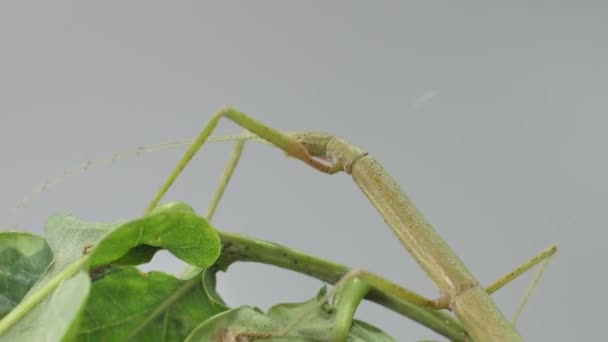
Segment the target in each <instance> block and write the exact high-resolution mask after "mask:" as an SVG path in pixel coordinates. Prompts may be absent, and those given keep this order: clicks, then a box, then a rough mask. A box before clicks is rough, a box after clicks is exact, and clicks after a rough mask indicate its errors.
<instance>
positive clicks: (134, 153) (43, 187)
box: [9, 134, 256, 223]
mask: <svg viewBox="0 0 608 342" xmlns="http://www.w3.org/2000/svg"><path fill="white" fill-rule="evenodd" d="M255 138H256V136H255V135H253V134H251V135H248V134H240V135H226V136H219V137H213V138H210V139H209V141H211V142H223V141H234V140H239V139H240V140H250V139H255ZM192 140H193V139H182V140H174V141H169V142H165V143H160V144H151V145H141V146H138V147H136V148H132V149H126V150H122V151H119V152H115V153H113V154H111V155H108V156H105V157H102V158H97V159H91V160H88V161H85V162H82V163H79V164H77V165H73V166H71V167H69V168H67V169H65V170H64V171H63V172H62V173H61V174H57V175H55V176H53V177H49V178H47V179H45V180H44V181H42V182H41V183H39V184H38V185H37V186H36V187H35V188H33V189H32V190H31V191H30V192H29V193H28V194H26V195H25V196H23V198H21V200H19V202H17V204H16V205H15V207H14V208H13V209H12V210H11V211H10V212H9V216H10V217H13V218H15V220H16V221H17V223H19V222H20V219H21V217H20V215H21V214H22V213H23V210H25V208H27V206H28V205H29V204H30V203H31V202H32V201H33V200H35V199H36V198H38V197H39V196H40V195H41V194H42V193H44V192H46V191H47V190H49V189H51V188H53V187H54V186H56V185H57V184H58V183H60V182H62V181H63V180H65V179H66V178H69V177H72V176H77V175H81V174H85V173H87V172H88V171H91V170H93V169H96V168H98V167H100V166H105V165H112V164H113V163H114V162H117V161H120V160H129V159H133V158H138V157H141V156H143V155H144V154H148V153H151V152H157V151H168V150H175V149H179V148H185V147H187V146H189V145H190V144H191V143H192Z"/></svg>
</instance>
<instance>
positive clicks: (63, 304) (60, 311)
mask: <svg viewBox="0 0 608 342" xmlns="http://www.w3.org/2000/svg"><path fill="white" fill-rule="evenodd" d="M90 285H91V281H90V280H89V276H88V275H87V274H86V272H79V273H77V274H76V275H75V276H74V277H72V278H70V279H67V280H64V281H63V282H61V284H60V285H59V286H58V287H57V288H56V289H55V290H54V291H53V293H52V294H51V295H49V296H47V297H46V298H45V299H44V300H43V301H42V302H41V303H40V304H39V305H37V306H36V307H35V308H33V310H31V311H30V312H29V313H28V314H27V315H26V316H25V317H23V318H22V319H21V320H20V321H19V322H17V324H15V325H14V326H13V327H12V328H11V329H9V330H8V331H7V332H6V334H4V335H2V336H0V341H10V342H17V341H72V340H73V338H74V333H75V332H76V327H77V326H78V321H79V314H80V313H81V311H82V308H83V306H84V303H85V302H86V299H87V295H88V294H89V288H90Z"/></svg>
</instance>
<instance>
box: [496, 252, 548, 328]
mask: <svg viewBox="0 0 608 342" xmlns="http://www.w3.org/2000/svg"><path fill="white" fill-rule="evenodd" d="M556 252H557V246H555V245H552V246H549V247H548V248H547V249H545V250H543V251H542V252H540V253H538V254H537V255H535V256H534V257H532V258H531V259H530V260H528V261H526V262H524V263H523V264H521V265H519V266H517V267H516V268H515V269H514V270H513V271H511V272H509V273H507V274H506V275H504V276H502V277H500V279H498V280H497V281H495V282H494V283H492V285H490V286H488V287H486V292H487V293H488V294H492V293H494V292H496V291H498V290H499V289H500V288H502V287H503V286H505V285H506V284H508V283H510V282H511V281H513V280H514V279H515V278H517V277H519V276H520V275H522V274H523V273H525V272H527V271H528V270H530V269H531V268H532V267H534V266H536V265H538V264H541V265H540V268H539V269H538V272H537V273H536V276H535V277H534V279H533V280H532V283H530V285H529V286H528V288H527V289H526V292H525V293H524V296H523V297H522V299H521V300H520V302H519V305H518V306H517V309H516V310H515V314H514V315H513V319H512V320H511V323H512V324H513V325H515V323H517V319H518V318H519V315H520V314H521V311H522V310H523V308H524V306H525V305H526V303H527V302H528V298H529V297H530V295H531V294H532V291H533V290H534V288H535V287H536V285H537V284H538V281H539V280H540V278H541V277H542V275H543V273H544V271H545V269H546V268H547V265H548V264H549V261H551V258H553V256H554V255H555V253H556Z"/></svg>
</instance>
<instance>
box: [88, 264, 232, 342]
mask: <svg viewBox="0 0 608 342" xmlns="http://www.w3.org/2000/svg"><path fill="white" fill-rule="evenodd" d="M224 310H225V308H223V307H221V306H218V305H216V304H215V303H214V302H213V301H211V300H210V299H209V298H208V296H207V293H206V291H205V290H204V288H203V284H202V281H201V277H200V276H197V277H194V278H192V279H189V280H182V279H178V278H175V277H173V276H171V275H168V274H164V273H160V272H150V273H141V272H140V271H139V270H137V269H135V268H132V267H129V268H125V269H123V270H120V271H117V272H113V273H110V274H108V275H106V276H105V277H103V278H102V279H100V280H98V281H96V282H95V283H93V287H92V289H91V295H90V297H89V300H88V302H87V305H86V311H85V314H84V315H83V317H82V322H81V325H80V329H79V331H78V340H83V341H124V340H127V339H131V340H136V341H183V340H184V338H185V337H186V336H187V335H188V334H189V333H190V332H191V331H192V330H193V329H194V328H195V327H196V326H197V325H199V324H200V323H201V322H203V321H205V320H207V319H208V318H210V317H212V316H213V315H215V314H217V313H219V312H222V311H224Z"/></svg>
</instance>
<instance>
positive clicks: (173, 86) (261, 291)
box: [0, 1, 608, 341]
mask: <svg viewBox="0 0 608 342" xmlns="http://www.w3.org/2000/svg"><path fill="white" fill-rule="evenodd" d="M547 4H548V5H547V6H541V5H532V3H522V5H521V6H518V5H514V4H509V5H507V4H502V5H500V6H498V5H496V6H492V5H489V4H487V3H485V2H478V3H458V4H456V3H452V2H443V3H429V2H405V1H404V2H392V1H390V2H389V1H386V2H372V1H367V2H364V1H334V2H324V1H307V2H280V1H274V2H270V1H256V2H253V1H242V2H178V1H171V2H169V1H166V2H156V1H139V2H135V1H104V2H96V3H92V2H86V3H85V2H81V1H78V2H77V1H74V2H58V1H54V2H38V3H36V4H33V3H30V2H22V1H3V2H1V3H0V155H2V162H1V163H0V175H1V181H0V208H2V209H3V210H2V213H3V215H2V217H3V219H2V227H4V228H6V229H13V227H14V226H16V225H18V226H19V227H20V228H21V229H27V230H31V231H34V232H40V231H41V229H42V227H43V225H44V223H45V220H46V218H47V217H48V216H49V215H51V214H52V213H55V212H60V211H64V212H65V211H67V212H71V213H74V214H76V215H77V216H79V217H81V218H83V219H87V220H91V221H115V220H120V219H129V218H135V217H137V216H138V215H140V214H141V213H142V210H143V209H144V207H145V205H146V204H147V202H148V201H149V200H150V198H151V196H152V195H153V194H154V192H155V191H156V190H157V188H158V186H159V185H160V183H161V182H162V180H163V179H164V177H165V176H166V175H167V174H168V172H169V170H170V169H171V168H172V166H173V165H174V163H175V162H176V161H177V159H178V158H179V156H180V154H181V150H179V151H169V152H159V153H153V154H148V155H145V156H142V157H141V158H135V159H132V160H128V161H122V162H117V163H114V164H113V165H111V166H107V167H102V168H98V169H96V170H93V171H90V172H88V173H86V174H85V175H82V176H77V177H70V178H69V179H66V180H65V181H63V182H62V183H60V184H59V185H58V186H56V187H54V188H53V189H52V190H49V191H47V192H45V193H43V194H42V195H41V196H40V197H38V198H37V199H36V200H34V201H32V202H31V203H30V204H29V205H28V207H27V209H26V210H25V211H24V212H22V213H21V215H20V216H19V217H18V216H16V215H13V214H11V209H12V208H13V207H14V206H15V204H16V203H17V201H18V200H19V199H20V198H22V197H23V196H24V195H26V194H27V193H28V191H29V190H30V189H31V188H32V187H34V186H35V185H36V184H37V183H39V182H40V181H42V180H44V179H45V178H47V177H50V176H53V175H57V174H61V173H62V172H63V170H64V169H65V168H66V167H69V166H70V165H74V164H75V163H78V162H82V161H86V160H89V159H94V158H97V157H101V156H104V155H108V154H111V153H112V152H116V151H119V150H121V149H124V148H132V147H136V146H138V145H142V144H151V143H158V142H164V141H170V140H174V139H182V138H188V137H192V136H194V135H195V134H197V133H198V131H199V130H200V129H201V128H202V127H203V124H204V123H205V121H206V120H207V119H208V118H209V117H210V115H211V114H212V113H213V111H214V110H215V109H217V108H218V107H220V106H221V105H223V104H230V105H233V106H236V107H238V108H239V109H241V110H243V111H244V112H246V113H248V114H250V115H253V116H255V117H257V118H259V119H260V120H263V121H264V122H266V123H268V124H270V125H272V126H274V127H277V128H279V129H285V130H302V129H309V130H318V131H327V132H331V133H334V134H337V135H340V136H342V137H344V138H346V139H348V140H350V141H351V142H353V143H355V144H357V145H359V146H362V147H364V148H365V149H367V150H368V151H370V152H371V153H372V154H373V155H375V156H376V157H377V158H378V159H379V160H380V161H381V162H382V163H383V164H384V165H385V167H386V169H387V170H388V171H389V172H390V173H391V174H392V175H393V176H394V177H395V178H396V179H397V180H398V182H399V183H400V184H401V186H402V187H403V188H404V190H406V192H407V193H408V194H409V195H410V196H411V198H412V199H413V200H414V202H415V203H416V204H417V205H418V207H419V208H420V209H421V210H422V212H424V213H425V214H426V216H427V217H428V218H429V220H430V222H432V223H433V225H434V226H435V227H436V228H437V230H439V232H440V233H441V234H442V235H443V236H444V237H445V239H446V240H447V241H448V242H449V244H450V245H451V246H452V247H453V248H454V249H455V250H456V251H457V253H458V254H459V255H460V256H461V257H462V259H463V260H464V262H465V263H466V264H467V265H468V266H469V267H470V269H471V270H472V271H473V273H474V274H476V275H477V276H478V278H479V279H480V281H481V282H482V283H484V284H487V283H489V282H491V281H493V280H495V279H496V278H498V277H499V276H500V275H502V274H504V273H506V272H507V271H509V270H511V269H512V268H513V267H514V266H515V265H517V264H518V263H520V262H523V261H524V260H526V259H527V258H529V257H531V256H532V255H534V254H536V253H537V252H539V251H540V250H542V249H544V248H545V247H547V246H549V245H550V244H551V243H555V242H557V243H558V244H559V248H560V250H559V253H558V255H557V256H556V257H555V258H554V260H553V261H552V263H551V264H550V265H549V268H548V270H547V272H546V273H545V276H544V277H543V278H542V280H541V282H540V284H539V286H538V288H537V289H536V291H535V292H534V294H533V295H532V297H531V298H530V301H529V302H528V304H527V306H526V308H525V309H524V312H523V314H522V316H521V319H520V323H519V325H518V329H519V330H520V331H521V333H522V334H523V336H524V337H525V338H526V339H527V340H529V341H573V340H583V339H587V338H589V339H590V338H596V339H597V338H599V337H600V334H601V333H604V332H605V328H604V327H605V324H606V323H605V319H604V318H603V316H604V312H605V311H604V308H603V306H605V305H606V304H607V303H606V302H607V294H606V285H607V284H606V279H607V277H606V271H605V270H606V266H605V262H604V261H605V260H606V256H605V254H606V248H605V245H606V241H605V239H606V237H608V234H606V209H605V206H606V198H607V196H608V186H607V182H606V178H605V177H606V175H607V174H608V163H607V162H606V152H605V151H606V145H607V143H608V138H607V137H606V124H607V123H608V120H606V110H607V109H608V105H607V104H606V98H607V96H606V95H607V91H608V83H607V81H608V67H607V62H606V61H607V60H608V48H607V44H606V32H607V29H608V24H607V22H608V16H607V13H606V11H605V6H604V7H598V6H596V7H592V6H587V5H585V4H584V3H582V2H574V1H573V2H571V3H570V4H569V5H567V3H566V4H562V5H558V4H557V3H552V4H549V3H547ZM218 132H219V133H234V132H240V129H239V128H237V127H236V126H234V125H233V124H231V123H228V122H222V123H221V124H220V128H219V130H218ZM231 147H232V144H227V143H223V144H214V145H212V146H211V145H210V146H208V148H205V149H204V151H203V152H202V153H200V154H199V155H198V156H197V157H196V158H195V160H194V162H193V163H192V165H191V166H190V167H188V168H187V169H186V172H185V173H184V175H183V177H181V178H180V179H179V181H178V182H177V184H176V185H175V187H174V188H173V189H172V190H171V191H170V193H169V194H168V196H167V197H166V198H167V199H175V200H183V201H186V202H188V203H190V204H192V205H193V206H195V207H196V208H197V209H199V210H200V211H203V212H204V209H205V207H206V205H207V204H208V200H209V198H210V196H211V194H212V192H213V190H214V186H215V182H216V181H217V180H218V178H219V175H220V172H221V170H222V168H223V165H224V163H225V162H226V160H227V158H228V154H229V152H230V149H231ZM214 223H215V226H217V227H218V228H220V229H223V230H227V231H232V232H238V233H243V234H248V235H251V236H254V237H258V238H263V239H269V240H272V241H275V242H278V243H281V244H285V245H287V246H290V247H293V248H296V249H299V250H302V251H305V252H308V253H312V254H315V255H318V256H322V257H325V258H328V259H331V260H335V261H338V262H341V263H345V264H348V265H351V266H356V267H363V268H366V269H369V270H371V271H374V272H376V273H379V274H381V275H383V276H386V277H388V278H390V279H392V280H394V281H397V282H399V283H401V284H404V285H405V286H407V287H409V288H411V289H414V290H416V291H418V292H421V293H424V294H425V295H427V296H429V297H434V296H436V295H437V293H436V290H435V288H434V286H433V285H432V283H431V282H430V281H429V280H428V279H427V277H426V276H425V275H424V274H423V273H422V271H421V270H420V269H419V268H418V267H417V265H416V264H415V263H414V262H413V261H412V259H411V258H410V257H409V255H407V253H406V252H405V251H404V250H403V248H401V246H400V245H399V243H398V242H397V241H396V240H395V238H394V237H393V236H392V234H391V233H390V231H389V230H388V229H387V228H386V227H385V225H384V222H383V221H382V219H381V218H380V217H379V216H378V215H377V213H376V212H375V210H374V209H373V207H372V206H371V205H370V204H369V203H368V201H367V200H366V199H365V197H364V196H363V195H362V194H361V193H360V191H359V190H358V189H357V188H356V186H355V185H354V183H353V182H352V181H351V180H350V179H349V178H348V177H347V176H346V175H343V174H341V175H336V176H331V177H330V176H326V175H322V174H320V173H318V172H315V171H313V170H312V169H309V168H308V167H306V166H305V165H304V164H302V163H300V162H297V161H294V160H291V159H288V158H285V157H284V155H283V153H281V152H279V151H277V150H276V149H273V148H271V147H269V146H265V145H261V144H256V143H251V144H249V145H247V146H246V149H245V156H244V158H243V160H242V162H241V165H240V167H239V169H238V170H237V172H236V174H235V177H234V180H233V182H232V183H231V184H230V187H229V189H228V191H227V193H226V197H225V200H224V201H223V202H222V203H221V206H220V208H219V211H218V212H217V215H216V217H215V218H214ZM181 267H182V266H181V264H180V263H179V262H178V261H176V260H175V259H174V258H172V257H171V256H170V255H167V254H162V255H160V256H159V257H157V258H155V261H154V263H153V265H152V266H151V267H147V269H162V270H166V271H169V272H178V271H179V270H180V269H181ZM531 278H532V274H528V275H526V276H525V277H523V278H522V279H520V280H517V281H515V282H513V283H512V284H510V285H509V286H508V287H506V288H504V289H503V290H501V291H500V292H499V293H497V294H496V295H495V296H494V297H495V299H496V301H497V302H498V304H499V306H500V307H501V308H502V309H503V311H504V313H505V314H506V315H507V316H511V315H512V313H513V312H514V309H515V307H516V306H517V303H518V301H519V299H520V298H521V296H522V294H523V292H524V291H525V288H526V287H527V285H528V283H529V281H530V280H531ZM320 286H321V283H320V282H319V281H317V280H314V279H310V278H307V277H305V276H301V275H298V274H294V273H291V272H288V271H283V270H280V269H277V268H273V267H270V266H264V265H256V264H237V265H235V266H234V267H232V268H231V269H230V273H228V274H227V275H222V276H221V278H220V282H219V288H220V292H221V293H222V294H223V295H224V297H225V298H226V299H227V301H228V303H229V304H230V305H233V306H237V305H241V304H252V305H258V306H260V307H262V308H267V307H268V306H269V305H271V304H272V303H276V302H282V301H301V300H305V299H308V298H310V297H311V296H312V295H314V294H315V293H316V291H317V290H318V289H319V287H320ZM358 317H359V318H361V319H365V320H368V321H370V322H371V323H373V324H375V325H377V326H379V327H381V328H383V329H385V330H386V331H387V332H389V333H390V334H393V335H394V336H396V337H397V338H398V340H400V341H412V340H415V339H423V338H434V339H441V338H440V337H437V336H436V335H435V334H434V333H433V332H431V331H429V330H427V329H426V328H423V327H420V326H417V325H416V324H414V323H412V322H410V321H408V320H407V319H405V318H402V317H399V316H397V315H396V314H394V313H392V312H389V311H387V310H384V309H382V308H380V307H378V306H376V305H374V304H369V303H366V304H364V305H363V306H362V308H361V310H360V311H359V312H358Z"/></svg>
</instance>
